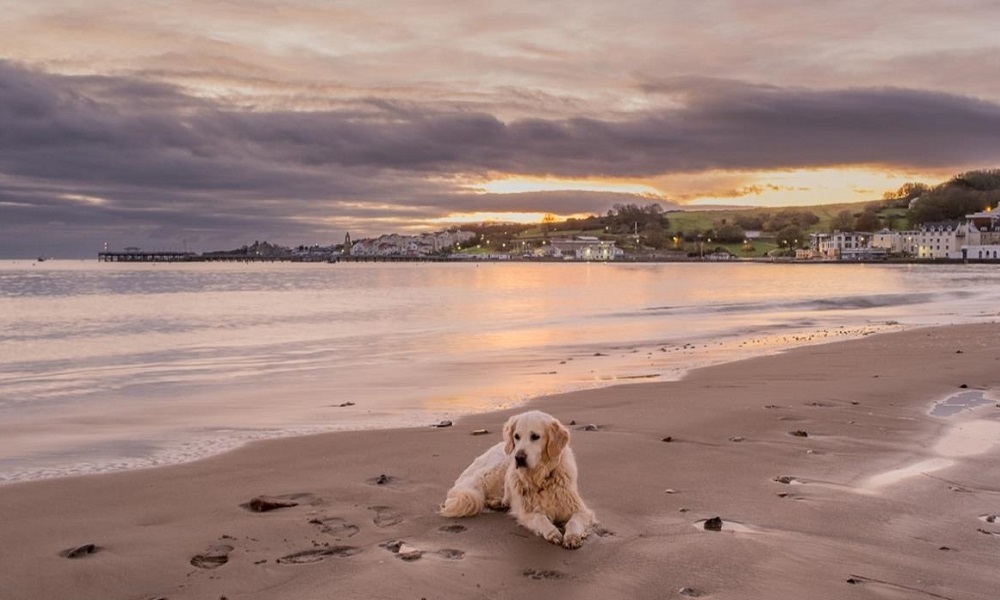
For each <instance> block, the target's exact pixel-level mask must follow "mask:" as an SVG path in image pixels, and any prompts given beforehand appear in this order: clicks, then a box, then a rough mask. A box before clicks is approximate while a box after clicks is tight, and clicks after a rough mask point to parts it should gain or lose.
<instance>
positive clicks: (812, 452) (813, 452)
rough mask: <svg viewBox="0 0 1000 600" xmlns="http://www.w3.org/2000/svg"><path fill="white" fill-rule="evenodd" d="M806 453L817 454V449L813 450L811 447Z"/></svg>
mask: <svg viewBox="0 0 1000 600" xmlns="http://www.w3.org/2000/svg"><path fill="white" fill-rule="evenodd" d="M806 454H816V451H815V450H813V449H812V448H810V449H808V450H806Z"/></svg>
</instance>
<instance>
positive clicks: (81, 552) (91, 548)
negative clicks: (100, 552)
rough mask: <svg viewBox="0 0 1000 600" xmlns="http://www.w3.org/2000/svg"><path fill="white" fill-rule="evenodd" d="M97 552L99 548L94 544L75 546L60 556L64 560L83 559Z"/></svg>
mask: <svg viewBox="0 0 1000 600" xmlns="http://www.w3.org/2000/svg"><path fill="white" fill-rule="evenodd" d="M95 552H97V546H96V545H94V544H81V545H79V546H74V547H73V548H67V549H65V550H63V551H62V552H60V553H59V556H61V557H63V558H81V557H83V556H87V555H88V554H93V553H95Z"/></svg>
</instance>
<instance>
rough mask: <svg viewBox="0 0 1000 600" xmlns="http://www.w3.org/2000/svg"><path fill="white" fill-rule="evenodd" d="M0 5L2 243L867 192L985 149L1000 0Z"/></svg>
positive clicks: (236, 234) (319, 240) (162, 244)
mask: <svg viewBox="0 0 1000 600" xmlns="http://www.w3.org/2000/svg"><path fill="white" fill-rule="evenodd" d="M0 14H2V15H3V18H2V19H0V257H7V258H24V257H35V256H55V257H87V258H90V257H94V256H96V253H97V252H98V251H100V250H101V249H102V248H103V247H104V245H105V244H107V245H108V247H109V248H111V249H119V248H122V247H125V246H139V247H142V248H145V249H151V250H152V249H159V250H180V249H188V250H193V251H204V250H215V249H228V248H235V247H239V246H241V245H244V244H248V243H252V242H253V241H255V240H267V241H270V242H273V243H279V244H284V245H290V246H294V245H299V244H321V245H328V244H333V243H339V242H341V241H343V239H344V234H345V233H346V232H347V231H350V233H351V235H352V237H353V238H355V239H357V238H359V237H363V236H369V235H378V234H381V233H388V232H399V233H408V232H422V231H434V230H440V229H443V228H445V227H447V226H449V225H451V224H453V223H456V222H463V221H470V220H472V221H475V220H482V219H484V218H493V219H511V220H523V221H538V220H540V218H541V215H543V214H545V213H552V214H553V215H555V216H556V217H557V218H562V217H568V216H574V215H585V214H594V213H604V212H606V211H607V210H608V209H609V208H610V207H611V206H612V205H613V204H615V203H636V204H648V203H651V202H658V203H660V204H661V205H662V206H663V207H664V208H667V209H672V208H678V207H681V208H683V207H705V206H717V205H729V206H733V205H736V206H790V205H810V204H821V203H831V202H861V201H867V200H872V199H878V198H880V197H881V196H882V193H883V192H885V191H887V190H891V189H895V188H898V187H899V186H900V185H901V184H902V183H905V182H908V181H921V182H925V183H930V184H934V183H937V182H940V181H943V180H946V179H948V178H949V177H950V176H952V175H954V174H957V173H960V172H963V171H966V170H971V169H977V168H995V167H997V166H1000V36H998V35H996V23H1000V2H998V1H997V0H963V1H962V2H946V1H944V0H913V1H901V0H881V1H879V0H864V1H854V0H831V1H827V2H790V1H779V0H731V1H726V0H700V1H698V2H691V1H688V0H685V1H675V0H616V1H615V2H607V1H606V0H599V1H598V0H573V1H572V2H570V1H563V0H550V1H546V2H539V1H538V0H532V1H530V2H529V1H527V0H509V1H505V0H493V1H491V2H479V1H477V0H456V1H446V0H432V1H422V0H380V1H373V0H363V1H357V2H355V1H334V0H273V1H270V2H261V1H256V0H245V1H244V0H130V1H125V0H45V1H39V0H0Z"/></svg>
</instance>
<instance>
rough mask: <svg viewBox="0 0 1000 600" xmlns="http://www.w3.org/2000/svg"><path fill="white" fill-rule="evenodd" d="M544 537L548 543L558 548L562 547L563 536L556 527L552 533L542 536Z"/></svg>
mask: <svg viewBox="0 0 1000 600" xmlns="http://www.w3.org/2000/svg"><path fill="white" fill-rule="evenodd" d="M542 537H544V538H545V541H547V542H552V543H553V544H555V545H556V546H562V543H563V535H562V534H561V533H559V530H558V529H556V528H555V527H553V528H552V530H551V531H548V532H546V533H544V534H542Z"/></svg>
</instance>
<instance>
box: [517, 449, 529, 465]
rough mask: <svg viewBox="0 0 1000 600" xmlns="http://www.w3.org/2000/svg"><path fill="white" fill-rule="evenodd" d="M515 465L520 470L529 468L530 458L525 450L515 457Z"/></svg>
mask: <svg viewBox="0 0 1000 600" xmlns="http://www.w3.org/2000/svg"><path fill="white" fill-rule="evenodd" d="M514 464H515V465H517V467H518V468H521V467H527V466H528V456H527V455H526V454H525V453H524V450H520V451H518V452H517V454H515V455H514Z"/></svg>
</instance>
